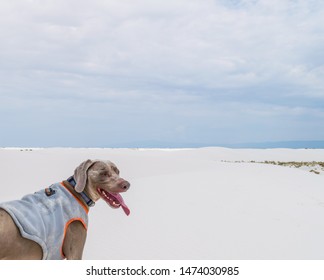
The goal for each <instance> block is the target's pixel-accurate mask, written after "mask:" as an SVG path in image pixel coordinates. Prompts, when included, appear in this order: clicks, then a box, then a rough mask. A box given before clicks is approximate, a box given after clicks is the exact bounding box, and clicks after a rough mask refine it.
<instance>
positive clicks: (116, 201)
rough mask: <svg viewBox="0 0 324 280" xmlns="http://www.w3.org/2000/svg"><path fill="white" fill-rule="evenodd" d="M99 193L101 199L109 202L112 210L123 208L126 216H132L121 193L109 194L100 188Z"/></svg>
mask: <svg viewBox="0 0 324 280" xmlns="http://www.w3.org/2000/svg"><path fill="white" fill-rule="evenodd" d="M97 191H98V193H99V194H100V196H101V198H102V199H103V200H104V201H106V202H107V204H108V205H109V206H110V207H112V208H115V209H117V208H119V207H122V208H123V210H124V212H125V214H126V215H127V216H128V215H129V214H130V210H129V208H128V207H127V205H126V204H125V202H124V199H123V198H122V196H121V195H120V194H119V193H111V192H107V191H105V190H104V189H101V188H98V189H97Z"/></svg>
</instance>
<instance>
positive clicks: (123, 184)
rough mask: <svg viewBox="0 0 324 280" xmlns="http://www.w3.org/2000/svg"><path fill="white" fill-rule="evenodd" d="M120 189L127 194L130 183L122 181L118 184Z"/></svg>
mask: <svg viewBox="0 0 324 280" xmlns="http://www.w3.org/2000/svg"><path fill="white" fill-rule="evenodd" d="M118 187H119V188H120V189H121V191H123V192H125V191H127V190H128V189H129V187H130V183H129V182H127V181H125V180H122V181H121V182H120V183H119V184H118Z"/></svg>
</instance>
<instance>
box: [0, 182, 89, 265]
mask: <svg viewBox="0 0 324 280" xmlns="http://www.w3.org/2000/svg"><path fill="white" fill-rule="evenodd" d="M50 188H51V189H52V192H51V193H49V195H46V193H45V190H41V191H38V192H36V193H35V194H29V195H26V196H24V197H23V198H22V199H21V200H14V201H10V202H4V203H1V204H0V208H3V209H4V210H6V211H7V212H8V213H9V214H10V216H11V217H12V219H13V220H14V222H15V223H16V225H17V227H18V228H19V230H20V233H21V235H22V236H23V237H25V238H27V239H31V240H33V241H35V242H37V243H38V244H39V245H40V246H41V247H42V249H43V260H44V259H47V260H59V259H64V258H65V257H64V255H63V251H62V246H63V241H64V237H65V231H66V228H67V226H68V225H69V224H70V223H71V222H73V221H75V220H79V221H80V222H81V223H82V224H83V226H84V227H85V228H86V229H87V228H88V214H87V211H86V210H85V209H84V208H83V207H82V206H81V204H80V202H79V201H78V200H77V199H76V198H75V197H74V196H73V195H72V194H71V193H70V191H69V190H67V189H66V188H65V187H64V186H63V184H62V183H55V184H53V185H52V186H50ZM47 190H49V189H47Z"/></svg>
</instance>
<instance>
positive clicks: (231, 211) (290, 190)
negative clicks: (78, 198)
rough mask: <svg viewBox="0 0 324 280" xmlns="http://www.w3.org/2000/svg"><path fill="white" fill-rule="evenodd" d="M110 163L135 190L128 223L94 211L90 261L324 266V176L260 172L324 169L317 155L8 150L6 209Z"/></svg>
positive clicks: (1, 171)
mask: <svg viewBox="0 0 324 280" xmlns="http://www.w3.org/2000/svg"><path fill="white" fill-rule="evenodd" d="M87 158H92V159H96V158H98V159H109V160H111V161H113V162H115V163H116V164H117V165H118V167H119V168H120V170H121V175H122V176H123V177H124V178H125V179H127V180H129V181H130V182H131V189H130V191H129V192H128V193H126V194H124V199H125V201H126V202H127V204H128V206H129V207H130V209H131V215H130V216H129V217H127V216H126V215H125V214H124V213H123V211H122V210H113V209H111V208H110V207H108V206H107V205H106V204H105V203H104V202H103V201H99V202H98V203H97V205H96V206H95V207H94V208H92V209H91V211H90V214H89V218H90V222H89V232H88V239H87V243H86V247H85V252H84V258H85V259H323V258H324V245H323V242H322V239H323V236H324V219H323V213H324V176H323V173H322V172H319V173H320V174H315V173H312V172H309V170H307V169H303V168H294V167H291V168H290V167H287V166H279V165H272V164H261V163H252V162H251V161H255V162H263V161H283V162H288V161H303V162H306V161H307V162H312V161H321V160H323V159H324V150H312V149H301V150H293V149H260V150H257V149H225V148H202V149H178V150H176V149H164V150H161V149H160V150H159V149H72V148H71V149H67V148H65V149H62V148H55V149H54V148H53V149H25V148H23V149H0V159H1V160H0V176H1V179H2V180H1V181H2V186H1V188H0V195H1V196H0V197H1V199H0V200H1V201H6V200H12V199H17V198H19V197H21V196H23V195H25V194H27V193H31V192H34V191H36V190H39V189H42V188H45V187H47V186H48V185H50V184H52V183H54V182H57V181H61V180H63V179H66V178H67V177H68V176H70V175H72V173H73V170H74V168H75V167H76V166H77V165H78V164H79V163H80V162H81V161H83V160H85V159H87Z"/></svg>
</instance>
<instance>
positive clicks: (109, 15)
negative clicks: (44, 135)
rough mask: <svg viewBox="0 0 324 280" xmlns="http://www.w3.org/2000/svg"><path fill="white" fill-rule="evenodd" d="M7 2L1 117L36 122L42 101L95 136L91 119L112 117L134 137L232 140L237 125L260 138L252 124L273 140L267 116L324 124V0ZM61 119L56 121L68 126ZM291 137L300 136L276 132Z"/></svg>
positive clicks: (0, 27) (0, 16)
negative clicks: (8, 115) (85, 125)
mask: <svg viewBox="0 0 324 280" xmlns="http://www.w3.org/2000/svg"><path fill="white" fill-rule="evenodd" d="M0 8H1V9H0V11H1V12H0V33H1V34H2V42H3V43H2V44H1V46H0V59H1V66H0V84H1V86H0V99H1V105H0V108H1V111H0V114H1V115H2V116H4V113H3V112H7V113H8V112H11V113H12V114H17V117H19V114H20V113H19V112H22V114H23V113H24V112H25V114H26V115H28V113H29V112H31V114H30V116H31V117H30V121H33V120H34V121H35V118H36V116H35V114H34V110H35V108H40V111H42V112H46V111H50V112H52V111H53V112H55V111H57V110H61V111H63V112H64V113H62V115H63V116H65V119H66V118H69V119H71V121H70V125H71V124H72V123H73V125H74V126H76V125H77V123H78V121H72V119H73V120H80V121H79V123H81V122H83V123H85V122H87V123H89V124H88V127H89V128H91V130H93V131H94V133H95V134H96V133H99V132H98V131H100V129H99V128H96V125H95V124H94V123H95V122H97V123H98V124H97V125H98V126H99V127H100V126H102V125H103V124H104V123H105V120H114V121H119V122H120V123H122V124H123V125H124V126H125V127H127V129H129V130H130V131H133V132H134V133H135V131H138V133H136V135H137V136H136V137H137V138H138V139H140V138H141V137H142V138H154V137H155V138H165V139H168V138H170V137H171V138H172V135H174V136H175V137H179V139H181V140H182V141H184V140H185V139H188V138H191V139H197V141H198V140H199V141H201V139H203V138H205V139H212V140H213V139H214V140H215V141H216V140H217V139H219V135H218V134H217V133H215V131H216V130H219V131H224V134H227V135H228V137H227V138H226V139H228V138H230V136H231V131H235V130H239V131H241V128H240V126H242V127H253V129H254V132H253V129H252V128H251V129H249V133H251V137H254V136H253V135H254V134H255V133H256V132H255V130H256V128H255V125H257V127H259V128H260V131H263V132H264V138H267V139H268V138H271V137H272V135H271V131H270V128H271V129H272V126H270V125H269V121H268V120H267V118H266V117H265V116H268V117H272V118H274V119H273V121H276V122H280V121H281V120H280V118H279V117H278V116H279V115H280V117H281V118H282V119H286V120H287V125H289V121H293V120H299V118H298V117H297V115H298V114H296V113H294V112H296V108H300V109H298V110H300V111H299V112H300V113H299V115H303V116H304V118H305V120H308V121H309V122H312V123H314V122H315V123H318V125H317V128H323V127H322V125H321V124H320V121H322V120H323V117H322V112H323V111H322V108H323V106H322V105H324V91H323V89H324V82H323V79H322V77H323V72H324V68H323V64H324V55H323V52H322V49H323V45H324V44H323V43H324V42H323V40H324V39H323V38H324V37H323V31H324V30H323V27H322V18H323V13H324V4H323V2H322V1H316V0H313V1H306V0H296V1H292V0H291V1H290V0H286V1H277V0H276V1H271V2H269V1H265V0H259V1H257V0H254V1H252V0H245V1H240V0H235V1H234V0H233V1H221V0H219V1H212V0H207V1H198V0H186V1H185V0H177V1H172V2H169V1H149V0H137V1H130V0H125V1H117V0H109V1H102V0H95V1H91V2H89V1H68V2H67V1H39V0H34V1H31V0H30V1H18V0H13V1H10V2H2V3H1V4H0ZM233 104H234V105H233ZM249 108H252V109H251V110H248V109H249ZM278 108H284V109H283V110H278ZM298 110H297V111H298ZM314 111H316V112H317V113H316V114H315V115H317V118H316V117H315V116H314V114H312V113H310V112H314ZM1 112H2V113H1ZM84 112H87V114H88V120H87V121H85V120H84V116H83V114H84ZM242 112H243V113H245V115H246V116H247V117H244V118H243V119H242ZM260 112H261V113H260ZM262 112H264V114H262ZM301 112H302V113H301ZM32 116H34V117H32ZM44 116H45V117H44V118H45V119H44V122H46V120H47V117H46V114H44ZM57 118H58V119H60V121H58V122H56V121H55V119H48V122H49V123H52V127H53V126H54V125H58V124H59V123H61V126H60V127H61V128H62V130H64V122H62V117H61V116H60V115H59V116H57ZM253 118H258V121H254V120H253ZM17 123H19V122H17ZM17 123H16V129H17V130H19V127H20V126H21V125H18V124H17ZM36 123H37V121H36ZM90 123H92V125H90ZM202 123H203V124H202ZM220 123H221V125H220ZM216 124H217V125H216ZM262 124H263V126H264V127H265V128H264V129H262V128H261V127H262ZM156 125H158V126H160V127H162V128H163V129H157V128H156ZM142 126H146V127H148V128H147V129H143V128H142ZM225 127H228V128H232V129H226V128H225ZM267 127H268V128H269V129H267ZM13 128H14V126H13ZM33 129H34V128H33ZM202 129H203V130H202ZM13 131H14V129H13ZM57 131H60V129H57ZM198 131H199V133H198ZM211 131H214V134H213V133H212V132H211ZM267 131H268V132H267ZM302 131H303V126H301V127H300V132H299V133H300V135H302ZM114 132H115V133H116V134H119V133H120V132H119V129H116V130H115V131H114ZM172 133H174V134H172ZM152 135H153V136H152ZM197 135H200V136H199V137H198V136H197ZM247 137H248V136H247ZM290 137H296V138H298V135H297V133H295V134H289V133H285V132H284V129H283V130H282V134H281V135H278V138H282V139H283V140H284V139H286V138H290ZM310 137H312V136H310ZM314 137H315V136H314ZM316 137H321V136H320V135H316ZM322 137H324V135H322ZM198 138H199V139H198ZM200 138H201V139H200ZM261 138H262V137H261ZM261 138H260V139H261ZM269 140H272V139H269ZM280 140H281V139H280ZM289 140H290V139H289ZM115 141H118V139H117V137H116V140H115Z"/></svg>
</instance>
